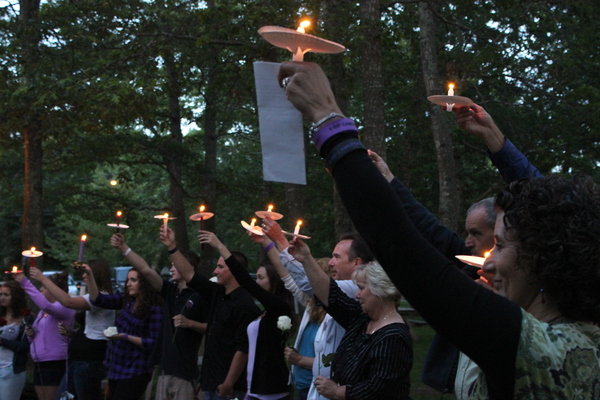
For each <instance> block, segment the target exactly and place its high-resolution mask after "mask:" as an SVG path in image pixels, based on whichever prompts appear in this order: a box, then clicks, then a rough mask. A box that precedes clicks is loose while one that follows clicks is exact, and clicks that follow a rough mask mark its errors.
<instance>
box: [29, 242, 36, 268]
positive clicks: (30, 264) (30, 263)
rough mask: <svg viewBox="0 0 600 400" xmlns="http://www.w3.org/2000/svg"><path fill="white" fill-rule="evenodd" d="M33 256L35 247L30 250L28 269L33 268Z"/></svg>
mask: <svg viewBox="0 0 600 400" xmlns="http://www.w3.org/2000/svg"><path fill="white" fill-rule="evenodd" d="M34 254H35V247H32V248H31V257H29V266H30V267H32V268H33V267H35V257H33V255H34Z"/></svg>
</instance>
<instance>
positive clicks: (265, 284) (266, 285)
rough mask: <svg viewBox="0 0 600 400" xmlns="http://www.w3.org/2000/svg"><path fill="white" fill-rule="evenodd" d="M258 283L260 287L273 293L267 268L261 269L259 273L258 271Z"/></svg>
mask: <svg viewBox="0 0 600 400" xmlns="http://www.w3.org/2000/svg"><path fill="white" fill-rule="evenodd" d="M256 283H258V284H259V285H260V287H262V288H263V289H265V290H266V291H267V292H270V291H271V281H270V280H269V276H268V275H267V270H266V268H265V267H260V268H259V269H258V271H256Z"/></svg>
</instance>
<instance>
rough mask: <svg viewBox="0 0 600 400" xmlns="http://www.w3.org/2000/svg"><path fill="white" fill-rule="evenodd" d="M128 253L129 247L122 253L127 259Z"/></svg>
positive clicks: (129, 251)
mask: <svg viewBox="0 0 600 400" xmlns="http://www.w3.org/2000/svg"><path fill="white" fill-rule="evenodd" d="M129 253H131V247H128V248H127V250H125V253H123V255H124V256H125V257H127V255H128V254H129Z"/></svg>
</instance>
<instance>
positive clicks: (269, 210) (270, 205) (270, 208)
mask: <svg viewBox="0 0 600 400" xmlns="http://www.w3.org/2000/svg"><path fill="white" fill-rule="evenodd" d="M271 211H273V204H269V208H268V209H267V212H271Z"/></svg>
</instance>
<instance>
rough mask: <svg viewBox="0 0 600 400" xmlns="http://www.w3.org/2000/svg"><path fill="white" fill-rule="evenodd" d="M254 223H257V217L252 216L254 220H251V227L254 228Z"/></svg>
mask: <svg viewBox="0 0 600 400" xmlns="http://www.w3.org/2000/svg"><path fill="white" fill-rule="evenodd" d="M254 224H256V218H252V221H250V227H251V228H254Z"/></svg>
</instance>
